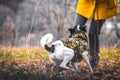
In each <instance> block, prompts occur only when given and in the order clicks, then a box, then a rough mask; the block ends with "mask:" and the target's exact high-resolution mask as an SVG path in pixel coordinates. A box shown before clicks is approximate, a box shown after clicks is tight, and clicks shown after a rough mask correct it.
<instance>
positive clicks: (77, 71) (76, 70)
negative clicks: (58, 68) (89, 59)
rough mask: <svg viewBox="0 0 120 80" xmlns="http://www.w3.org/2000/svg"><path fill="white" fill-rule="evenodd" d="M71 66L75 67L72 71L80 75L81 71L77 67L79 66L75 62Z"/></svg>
mask: <svg viewBox="0 0 120 80" xmlns="http://www.w3.org/2000/svg"><path fill="white" fill-rule="evenodd" d="M71 65H72V67H73V69H72V71H74V72H76V73H80V69H79V68H78V67H77V65H76V64H75V63H74V62H72V63H71Z"/></svg>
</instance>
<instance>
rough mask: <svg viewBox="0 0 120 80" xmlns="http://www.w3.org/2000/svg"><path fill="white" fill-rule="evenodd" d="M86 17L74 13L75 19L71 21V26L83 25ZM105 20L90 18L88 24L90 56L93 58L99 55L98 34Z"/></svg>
mask: <svg viewBox="0 0 120 80" xmlns="http://www.w3.org/2000/svg"><path fill="white" fill-rule="evenodd" d="M87 20H88V19H87V18H85V17H83V16H81V15H79V14H76V16H75V20H74V23H73V26H76V25H78V24H79V25H80V26H84V25H85V23H86V22H87ZM104 22H105V20H94V18H92V21H91V24H90V29H89V34H88V36H89V44H90V58H91V59H93V60H94V58H96V57H99V55H98V53H99V49H100V47H99V35H100V30H101V28H102V25H103V23H104Z"/></svg>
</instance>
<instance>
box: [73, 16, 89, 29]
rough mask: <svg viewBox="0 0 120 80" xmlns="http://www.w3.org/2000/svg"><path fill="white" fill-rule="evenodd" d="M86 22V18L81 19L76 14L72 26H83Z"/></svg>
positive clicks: (81, 17)
mask: <svg viewBox="0 0 120 80" xmlns="http://www.w3.org/2000/svg"><path fill="white" fill-rule="evenodd" d="M86 21H87V18H85V17H83V16H81V15H79V14H76V15H75V19H74V23H73V26H74V27H75V26H77V25H80V26H84V25H85V23H86Z"/></svg>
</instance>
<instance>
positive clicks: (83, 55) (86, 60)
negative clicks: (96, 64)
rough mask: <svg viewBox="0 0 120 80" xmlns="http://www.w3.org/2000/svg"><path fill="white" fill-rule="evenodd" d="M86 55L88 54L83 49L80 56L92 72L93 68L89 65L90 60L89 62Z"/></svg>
mask: <svg viewBox="0 0 120 80" xmlns="http://www.w3.org/2000/svg"><path fill="white" fill-rule="evenodd" d="M87 55H88V51H84V52H83V53H82V57H83V59H84V61H85V62H86V64H87V66H88V67H89V70H90V72H91V73H93V69H92V67H91V65H90V62H89V59H88V56H87Z"/></svg>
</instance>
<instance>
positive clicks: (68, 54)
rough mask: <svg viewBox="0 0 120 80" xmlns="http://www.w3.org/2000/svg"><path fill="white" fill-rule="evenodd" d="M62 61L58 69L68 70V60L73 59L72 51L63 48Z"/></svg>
mask: <svg viewBox="0 0 120 80" xmlns="http://www.w3.org/2000/svg"><path fill="white" fill-rule="evenodd" d="M63 53H64V54H63V61H62V63H61V64H60V67H62V68H65V69H70V68H69V67H67V66H66V65H67V63H68V62H70V60H71V59H72V58H73V56H74V50H72V49H70V48H67V47H64V52H63Z"/></svg>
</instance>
